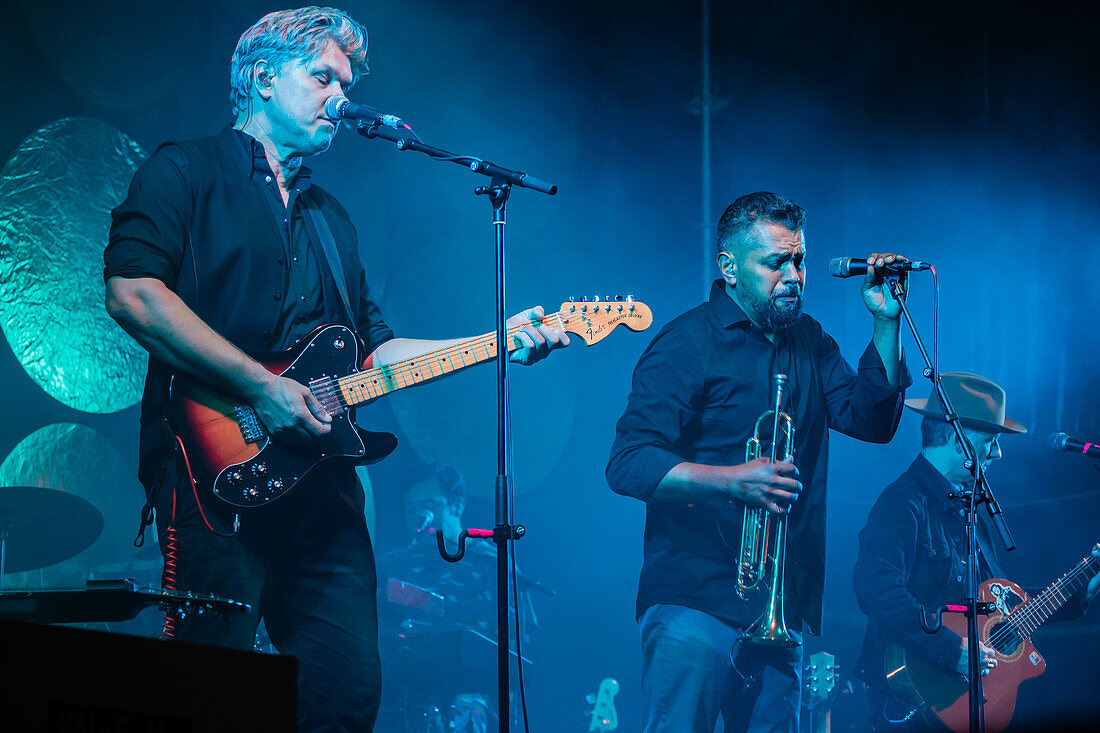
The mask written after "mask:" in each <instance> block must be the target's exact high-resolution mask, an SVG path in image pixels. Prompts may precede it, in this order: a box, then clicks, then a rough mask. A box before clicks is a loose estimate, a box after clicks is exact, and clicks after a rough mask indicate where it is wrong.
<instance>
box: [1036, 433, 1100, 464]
mask: <svg viewBox="0 0 1100 733" xmlns="http://www.w3.org/2000/svg"><path fill="white" fill-rule="evenodd" d="M1047 445H1048V446H1050V448H1051V450H1056V451H1059V452H1062V451H1066V452H1069V453H1080V454H1081V455H1083V456H1088V457H1089V458H1100V445H1098V444H1096V443H1090V442H1089V441H1087V440H1081V439H1079V438H1074V437H1073V436H1071V435H1069V434H1067V433H1051V434H1050V435H1048V436H1047Z"/></svg>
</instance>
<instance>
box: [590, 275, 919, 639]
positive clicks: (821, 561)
mask: <svg viewBox="0 0 1100 733" xmlns="http://www.w3.org/2000/svg"><path fill="white" fill-rule="evenodd" d="M777 372H778V373H784V374H786V375H787V376H788V378H789V389H788V395H789V401H788V402H787V405H786V408H785V409H786V411H787V412H788V413H789V414H790V415H791V417H792V419H793V420H794V424H795V433H796V437H795V458H794V462H795V465H797V466H798V469H799V472H800V480H801V481H802V483H803V492H802V495H801V497H800V498H799V500H798V502H796V503H795V505H794V506H793V507H792V510H791V512H790V514H789V519H788V533H789V540H788V551H787V566H786V567H787V572H786V577H787V585H788V590H787V599H788V603H787V609H786V610H787V620H788V623H791V624H793V625H794V626H795V627H796V628H797V627H798V626H799V625H800V623H801V621H802V620H805V621H806V622H807V623H808V624H809V625H810V627H811V629H812V630H813V631H814V632H815V633H816V632H817V631H818V630H819V628H820V624H821V595H822V589H823V585H824V578H825V474H826V466H827V462H828V453H829V451H828V428H833V429H834V430H839V431H841V432H843V433H845V434H847V435H851V436H853V437H855V438H859V439H862V440H868V441H873V442H887V441H889V440H890V438H892V437H893V435H894V431H895V430H896V429H897V425H898V421H899V419H900V416H901V407H902V398H903V394H904V387H906V386H908V384H909V381H910V379H909V374H908V372H907V371H906V370H905V368H904V365H903V366H902V369H901V374H900V378H899V384H897V385H890V384H889V382H888V381H887V377H886V370H885V368H884V367H883V365H882V360H881V358H880V357H879V355H878V351H877V350H876V349H875V347H874V345H873V344H871V345H869V346H868V347H867V350H866V351H865V352H864V354H863V356H862V358H861V359H860V363H859V371H858V372H856V371H855V370H853V369H852V367H851V366H850V365H849V364H848V363H847V362H846V361H845V360H844V358H843V357H842V356H841V355H840V350H839V348H838V347H837V344H836V342H835V341H834V340H833V339H832V338H831V337H830V336H829V335H828V334H826V333H825V332H824V331H823V330H822V328H821V326H820V325H819V324H818V323H817V321H815V320H814V319H812V318H810V317H809V316H807V315H802V316H801V317H800V318H799V319H798V321H796V322H795V324H794V325H793V326H791V327H790V328H788V329H787V330H786V331H784V332H783V333H781V334H779V335H777V337H776V340H775V343H774V344H773V343H772V342H771V341H769V340H768V339H767V338H766V337H765V336H764V334H763V333H762V332H761V331H760V330H759V329H758V328H757V327H756V326H754V325H753V324H752V322H751V321H750V320H749V319H748V317H746V316H745V314H744V313H743V312H742V311H741V309H740V308H739V307H738V306H737V304H736V303H735V302H734V301H733V299H732V298H731V297H730V296H729V295H728V294H727V293H726V292H725V290H724V287H723V282H722V281H721V280H718V281H716V282H715V283H714V285H713V287H712V288H711V293H710V299H709V301H708V302H706V303H703V304H702V305H700V306H698V307H697V308H694V309H693V310H690V311H688V312H687V313H685V314H683V315H682V316H680V317H679V318H677V319H675V320H674V321H672V322H671V323H669V324H668V325H667V326H665V327H664V328H663V329H662V330H661V332H660V333H659V334H657V336H656V338H654V340H653V342H652V343H651V344H650V345H649V347H648V348H647V349H646V352H645V353H644V354H643V355H642V357H641V359H640V360H639V361H638V365H637V367H636V368H635V370H634V382H633V388H632V391H631V394H630V397H629V400H628V402H627V407H626V412H625V413H624V414H623V416H622V418H621V419H620V420H619V423H618V426H617V431H616V437H615V442H614V445H613V446H612V449H611V459H610V461H609V463H608V466H607V480H608V483H609V484H610V485H611V488H612V489H613V490H614V491H616V492H617V493H620V494H624V495H626V496H633V497H635V498H638V499H641V500H643V501H645V502H646V526H645V539H644V552H645V557H644V562H643V565H642V572H641V579H640V581H639V587H638V603H637V612H638V615H639V616H640V615H641V614H642V613H643V612H644V611H645V609H646V608H648V607H649V606H651V605H653V604H655V603H671V604H677V605H682V606H688V607H691V608H695V609H698V610H701V611H704V612H706V613H710V614H712V615H714V616H716V617H717V618H720V619H722V620H724V621H727V622H729V623H733V624H739V625H747V624H749V623H751V622H752V621H754V620H755V619H756V618H757V616H759V614H760V612H761V611H762V609H763V605H762V599H760V598H757V599H751V600H750V601H742V600H741V599H740V598H739V597H738V596H737V594H736V592H735V590H734V588H735V584H736V576H737V573H736V563H737V558H738V552H739V546H740V541H741V518H742V513H743V507H744V505H743V504H740V503H735V504H733V505H731V506H730V507H729V508H728V509H723V510H721V511H719V510H716V509H714V508H713V507H711V506H707V505H705V504H703V503H689V504H678V503H673V502H660V501H654V500H651V497H652V494H653V492H654V490H655V489H656V487H657V484H658V483H660V481H661V479H662V478H664V476H665V475H666V474H667V473H668V472H669V470H670V469H672V468H673V467H674V466H676V465H677V464H679V463H681V462H684V461H688V462H692V463H701V464H706V465H714V466H723V465H725V466H728V465H736V464H739V463H743V462H744V461H745V441H746V440H747V439H748V438H749V437H750V435H751V434H752V431H753V426H754V424H755V422H756V419H757V418H758V417H759V416H760V414H761V413H763V412H764V411H766V410H767V409H769V407H770V404H769V403H770V401H771V400H772V399H773V394H772V391H773V386H772V385H773V381H772V375H773V374H775V373H777ZM769 438H770V436H769Z"/></svg>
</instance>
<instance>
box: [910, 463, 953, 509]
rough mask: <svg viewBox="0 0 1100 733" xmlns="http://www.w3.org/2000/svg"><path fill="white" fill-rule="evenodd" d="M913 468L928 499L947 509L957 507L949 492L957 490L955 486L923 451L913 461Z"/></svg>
mask: <svg viewBox="0 0 1100 733" xmlns="http://www.w3.org/2000/svg"><path fill="white" fill-rule="evenodd" d="M912 470H913V471H914V473H915V474H916V476H917V483H918V484H920V487H921V488H922V489H923V490H924V493H925V494H927V495H928V499H929V500H930V501H932V502H934V503H935V504H937V505H939V506H942V507H944V508H945V509H949V508H957V505H956V504H955V503H954V502H953V501H952V500H951V499H949V498H947V494H948V493H949V492H951V491H954V490H955V486H954V485H953V484H952V483H951V482H950V481H948V480H947V478H946V477H944V475H943V474H942V473H940V472H939V470H938V469H937V468H936V467H935V466H933V465H932V463H931V462H930V461H929V460H928V459H927V458H925V457H924V454H923V453H921V454H920V455H919V456H917V459H916V460H915V461H913V468H912Z"/></svg>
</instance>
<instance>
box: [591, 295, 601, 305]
mask: <svg viewBox="0 0 1100 733" xmlns="http://www.w3.org/2000/svg"><path fill="white" fill-rule="evenodd" d="M592 302H593V303H599V302H600V296H598V295H593V296H592Z"/></svg>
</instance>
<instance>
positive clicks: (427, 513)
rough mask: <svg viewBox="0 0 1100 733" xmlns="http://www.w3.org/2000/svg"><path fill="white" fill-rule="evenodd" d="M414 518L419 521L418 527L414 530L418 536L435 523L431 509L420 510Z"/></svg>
mask: <svg viewBox="0 0 1100 733" xmlns="http://www.w3.org/2000/svg"><path fill="white" fill-rule="evenodd" d="M416 516H417V518H418V519H419V520H420V526H419V527H417V528H416V533H417V534H418V535H420V534H424V532H425V531H427V529H428V528H429V527H431V526H432V522H434V521H435V514H433V513H432V510H431V509H422V510H421V511H420V513H418V514H417V515H416Z"/></svg>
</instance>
